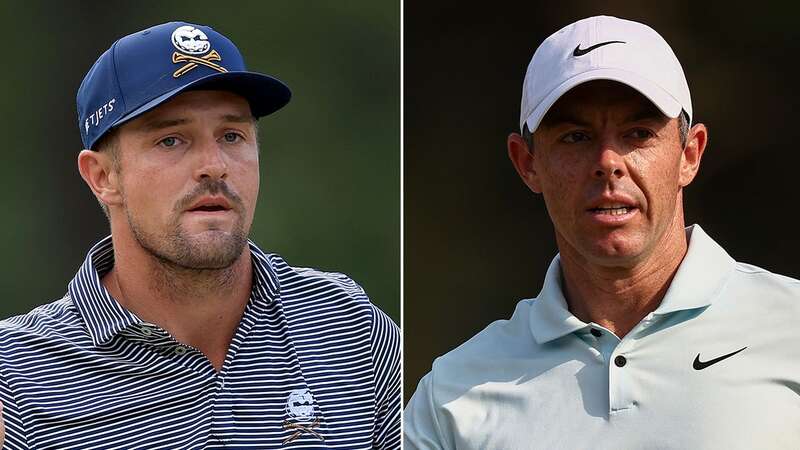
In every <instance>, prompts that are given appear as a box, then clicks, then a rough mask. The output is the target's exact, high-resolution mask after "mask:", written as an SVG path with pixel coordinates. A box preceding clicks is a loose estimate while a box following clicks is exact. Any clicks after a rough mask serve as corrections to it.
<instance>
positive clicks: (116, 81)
mask: <svg viewBox="0 0 800 450" xmlns="http://www.w3.org/2000/svg"><path fill="white" fill-rule="evenodd" d="M117 44H119V41H117V42H114V45H113V47H112V49H111V65H112V67H114V84H116V85H117V91H118V92H119V98H120V99H121V100H122V112H123V113H124V112H125V111H126V110H127V109H128V107H127V102H126V101H125V94H124V93H123V92H122V86H120V82H119V73H118V72H117ZM106 131H108V130H106Z"/></svg>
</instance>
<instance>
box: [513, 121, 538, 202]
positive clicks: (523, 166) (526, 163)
mask: <svg viewBox="0 0 800 450" xmlns="http://www.w3.org/2000/svg"><path fill="white" fill-rule="evenodd" d="M507 145H508V157H509V159H511V164H513V165H514V168H515V169H517V173H518V174H519V177H520V178H522V181H523V182H524V183H525V185H527V186H528V188H529V189H530V190H531V191H533V192H535V193H537V194H541V193H542V186H541V181H540V179H539V174H537V173H536V170H535V169H534V168H533V161H534V158H535V157H534V154H533V149H531V148H528V142H527V141H526V140H525V138H523V137H522V136H521V135H519V134H518V133H511V134H510V135H509V136H508V142H507Z"/></svg>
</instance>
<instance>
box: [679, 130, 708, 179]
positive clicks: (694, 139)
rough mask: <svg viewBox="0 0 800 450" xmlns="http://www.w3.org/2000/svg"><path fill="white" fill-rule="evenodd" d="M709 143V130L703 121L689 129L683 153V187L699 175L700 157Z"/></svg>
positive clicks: (681, 174) (681, 177)
mask: <svg viewBox="0 0 800 450" xmlns="http://www.w3.org/2000/svg"><path fill="white" fill-rule="evenodd" d="M706 144H708V130H707V129H706V126H705V125H703V124H702V123H698V124H696V125H695V126H693V127H692V128H691V129H689V135H688V136H687V137H686V146H685V147H684V148H683V154H682V155H681V172H680V179H679V183H680V185H681V187H686V186H688V185H689V183H691V182H692V180H694V177H695V176H697V171H698V170H700V159H702V158H703V152H704V151H705V149H706Z"/></svg>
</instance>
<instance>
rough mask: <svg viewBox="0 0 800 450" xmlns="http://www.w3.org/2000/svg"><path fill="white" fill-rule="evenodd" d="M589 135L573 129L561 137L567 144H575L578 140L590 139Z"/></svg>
mask: <svg viewBox="0 0 800 450" xmlns="http://www.w3.org/2000/svg"><path fill="white" fill-rule="evenodd" d="M588 140H589V136H588V135H587V134H586V133H584V132H582V131H573V132H571V133H567V134H566V135H564V137H562V138H561V142H563V143H565V144H574V143H576V142H583V141H588Z"/></svg>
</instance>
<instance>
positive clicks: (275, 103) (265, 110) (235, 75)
mask: <svg viewBox="0 0 800 450" xmlns="http://www.w3.org/2000/svg"><path fill="white" fill-rule="evenodd" d="M196 90H220V91H229V92H233V93H235V94H238V95H241V96H242V97H244V98H245V99H247V101H248V102H249V103H250V110H251V111H252V113H253V116H255V117H256V118H259V117H264V116H266V115H269V114H272V113H274V112H275V111H277V110H279V109H281V108H283V107H284V106H285V105H286V104H287V103H289V99H291V97H292V92H291V91H290V90H289V87H288V86H286V85H285V84H284V83H283V82H282V81H280V80H278V79H277V78H273V77H271V76H269V75H264V74H261V73H256V72H224V73H215V74H211V75H209V76H207V77H203V78H200V79H197V80H195V81H192V82H191V83H188V84H186V85H183V86H181V87H179V88H177V89H174V90H172V91H169V92H167V93H165V94H162V95H160V96H158V97H156V98H154V99H152V100H150V101H149V102H147V103H145V104H144V105H142V106H140V107H138V108H136V109H135V110H133V111H131V112H129V113H128V114H125V115H124V116H122V117H121V118H119V119H118V120H117V121H116V122H114V124H113V125H111V126H112V127H116V126H119V125H121V124H123V123H125V122H127V121H129V120H132V119H134V118H136V117H138V116H140V115H142V114H144V113H146V112H147V111H150V110H151V109H153V108H155V107H156V106H158V105H160V104H162V103H164V102H165V101H167V100H169V99H171V98H173V97H175V96H176V95H178V94H180V93H183V92H187V91H196Z"/></svg>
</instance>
